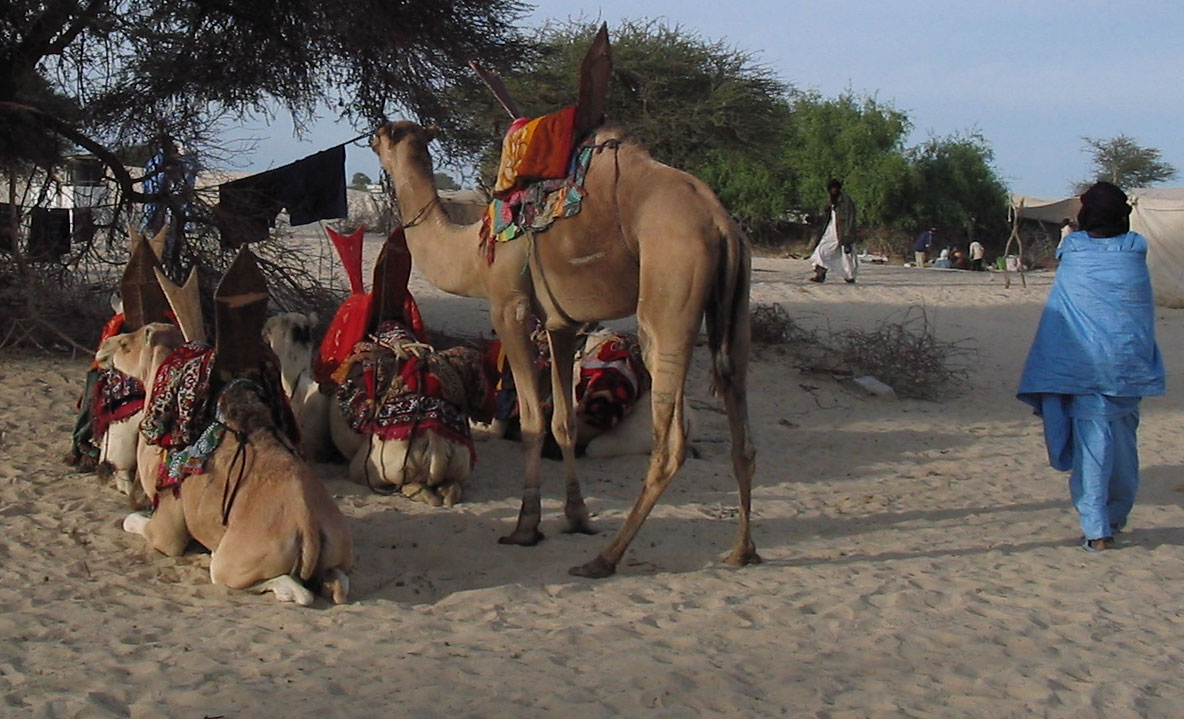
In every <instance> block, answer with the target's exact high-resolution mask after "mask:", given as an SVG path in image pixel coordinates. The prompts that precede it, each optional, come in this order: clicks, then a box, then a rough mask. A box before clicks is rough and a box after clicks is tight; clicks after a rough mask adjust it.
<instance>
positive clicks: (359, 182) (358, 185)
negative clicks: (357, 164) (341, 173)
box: [349, 172, 374, 190]
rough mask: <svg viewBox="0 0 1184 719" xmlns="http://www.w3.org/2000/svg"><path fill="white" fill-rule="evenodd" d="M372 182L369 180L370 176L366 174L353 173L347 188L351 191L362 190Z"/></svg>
mask: <svg viewBox="0 0 1184 719" xmlns="http://www.w3.org/2000/svg"><path fill="white" fill-rule="evenodd" d="M373 182H374V180H371V179H370V176H369V175H367V174H366V173H364V172H355V173H354V176H353V178H352V179H351V180H350V181H349V186H350V189H353V190H364V189H366V185H369V184H371V183H373Z"/></svg>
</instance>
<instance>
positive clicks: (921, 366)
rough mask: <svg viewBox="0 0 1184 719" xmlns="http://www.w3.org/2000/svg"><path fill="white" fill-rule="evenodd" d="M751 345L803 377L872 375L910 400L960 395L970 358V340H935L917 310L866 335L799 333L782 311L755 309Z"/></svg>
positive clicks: (767, 307) (863, 332)
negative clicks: (784, 357)
mask: <svg viewBox="0 0 1184 719" xmlns="http://www.w3.org/2000/svg"><path fill="white" fill-rule="evenodd" d="M752 340H753V344H754V345H756V346H757V347H761V346H765V347H777V348H779V349H782V350H783V351H785V352H787V353H788V354H790V355H791V356H792V357H793V358H794V360H795V363H796V364H797V366H798V367H799V368H800V369H802V370H803V371H811V372H831V373H834V374H838V375H851V374H853V375H856V376H863V375H871V376H873V377H875V378H877V379H879V380H880V381H881V382H884V383H885V384H887V385H889V386H890V387H892V389H893V390H895V391H896V394H897V395H898V396H900V397H908V398H913V399H928V400H937V399H943V398H949V397H953V396H957V395H958V394H960V393H961V391H962V390H963V389H964V388H965V386H966V379H967V375H968V363H969V360H970V358H971V357H972V356H973V355H974V349H973V347H972V346H971V345H970V343H969V341H968V340H959V341H956V342H946V341H943V340H939V339H938V338H937V337H936V335H935V334H934V331H933V325H932V323H930V321H929V317H928V314H927V313H926V311H925V309H924V308H923V307H916V306H914V307H910V308H909V309H908V310H906V311H905V312H904V313H903V315H902V316H897V317H888V318H885V319H884V320H882V321H881V322H880V323H879V324H878V325H877V326H875V327H873V328H872V329H870V330H860V329H847V330H841V331H838V332H833V331H826V332H823V331H815V330H808V329H805V328H803V327H801V326H800V325H798V324H797V323H795V322H794V321H793V319H791V318H790V317H789V315H788V313H786V311H785V310H784V309H782V307H781V306H780V305H757V306H755V307H754V308H753V310H752Z"/></svg>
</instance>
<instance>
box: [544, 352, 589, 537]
mask: <svg viewBox="0 0 1184 719" xmlns="http://www.w3.org/2000/svg"><path fill="white" fill-rule="evenodd" d="M547 336H548V338H549V339H550V342H551V400H552V402H553V403H554V405H555V411H554V413H553V414H552V415H551V432H552V433H553V434H554V435H555V441H556V442H558V443H559V448H560V449H561V450H563V482H564V487H565V489H566V491H567V501H566V503H565V504H564V505H563V515H564V516H565V517H566V518H567V528H566V529H565V530H564V531H565V532H567V533H569V534H574V533H580V534H596V530H594V529H593V528H592V525H591V524H590V523H589V521H588V508H587V507H586V506H584V497H583V495H582V494H581V493H580V479H579V477H578V476H577V475H576V450H575V435H576V429H575V406H574V405H575V394H574V392H573V390H572V375H573V373H574V368H573V361H574V354H575V345H576V335H575V331H574V330H553V331H551V332H548V333H547Z"/></svg>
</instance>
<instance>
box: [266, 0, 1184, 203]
mask: <svg viewBox="0 0 1184 719" xmlns="http://www.w3.org/2000/svg"><path fill="white" fill-rule="evenodd" d="M581 16H582V17H584V18H587V19H591V20H596V19H602V20H605V21H607V22H608V24H609V28H610V30H611V29H612V27H613V25H615V24H616V23H618V22H619V21H621V20H622V19H632V20H638V19H647V18H648V19H662V20H664V21H666V22H667V23H669V24H676V25H679V26H681V27H682V28H683V29H684V30H686V31H688V32H692V33H695V34H698V35H700V36H702V37H704V38H706V39H710V40H723V41H725V42H727V43H728V44H729V45H732V46H734V47H736V48H738V49H741V50H746V51H748V52H750V53H752V54H753V55H754V56H755V59H756V61H757V62H759V63H761V64H764V65H766V66H768V67H769V68H771V69H772V70H773V71H775V72H776V73H777V74H778V75H779V76H780V77H781V78H782V79H783V80H785V81H787V82H789V83H790V84H792V85H794V86H796V87H798V88H801V89H812V90H817V91H819V92H820V93H822V95H823V96H826V97H833V96H836V95H838V94H840V93H842V92H844V91H845V90H848V89H850V90H853V91H855V92H856V93H860V94H869V95H874V96H875V97H876V98H877V99H878V100H880V101H883V102H889V103H891V104H893V105H894V106H895V107H897V108H898V109H901V110H904V111H906V112H907V113H908V114H909V116H910V118H911V119H912V121H913V123H914V130H913V133H912V135H911V137H910V138H909V143H908V144H910V145H911V144H915V143H917V142H920V141H923V140H924V139H925V138H926V137H928V136H930V135H937V136H946V135H950V134H952V133H956V132H966V131H972V130H973V131H978V132H979V133H981V134H982V135H983V136H984V137H985V138H986V139H987V141H988V142H989V143H990V144H991V147H992V148H993V149H994V151H995V165H996V168H997V169H998V171H999V174H1000V176H1001V177H1002V178H1003V179H1004V181H1005V182H1007V183H1008V185H1009V186H1010V188H1011V189H1012V191H1013V192H1020V193H1023V194H1029V195H1038V196H1061V195H1065V194H1067V193H1069V191H1070V187H1071V185H1072V184H1073V183H1074V182H1075V181H1077V180H1080V179H1084V178H1085V176H1086V175H1087V173H1088V171H1089V167H1090V161H1089V159H1090V158H1089V155H1088V154H1087V153H1085V152H1083V147H1084V143H1083V141H1082V139H1081V138H1082V136H1089V137H1098V138H1110V137H1113V136H1115V135H1118V134H1126V135H1129V136H1131V137H1133V138H1135V140H1136V141H1138V142H1139V143H1140V144H1143V145H1145V146H1150V147H1156V148H1159V149H1160V150H1161V151H1162V152H1163V159H1164V160H1166V161H1167V162H1169V163H1171V164H1172V165H1174V166H1176V167H1177V168H1178V169H1179V170H1181V174H1180V175H1178V176H1177V177H1176V179H1175V180H1173V181H1171V182H1169V183H1168V184H1169V185H1174V186H1179V185H1184V131H1182V129H1181V128H1182V126H1184V92H1182V91H1181V87H1180V86H1181V84H1182V83H1184V76H1182V74H1181V73H1182V72H1184V2H1178V0H1172V1H1167V0H1164V1H1161V2H1126V3H1122V2H1096V1H1094V0H1078V1H1077V2H1040V0H1031V1H1030V2H1012V1H1011V0H995V1H994V2H959V1H957V0H953V1H947V2H933V1H930V0H920V1H913V2H885V1H883V0H881V1H879V2H876V1H875V0H857V1H849V2H843V1H842V0H834V1H832V2H829V3H821V2H819V3H802V2H790V1H788V0H783V1H778V0H746V1H745V2H734V1H729V0H722V1H720V2H711V3H707V2H688V1H687V0H682V1H680V0H604V1H602V2H583V3H570V2H553V1H547V0H544V1H542V2H538V3H536V7H535V10H534V12H533V13H532V14H531V15H530V16H529V17H528V18H526V20H525V22H526V23H527V24H531V25H535V24H541V23H543V22H546V21H547V20H549V19H554V20H565V19H568V18H571V17H581ZM573 82H574V79H573ZM610 91H611V90H610ZM265 133H266V134H267V137H266V138H265V139H264V141H263V142H261V143H260V145H259V148H258V150H257V152H256V153H255V155H254V156H253V158H252V159H251V160H250V162H249V165H248V167H249V168H250V169H266V168H267V167H270V166H276V165H281V164H284V163H286V162H290V161H292V160H295V159H298V158H300V157H302V156H304V155H307V154H310V153H312V152H315V151H317V150H320V149H323V148H324V147H327V146H330V145H333V144H335V143H338V142H342V141H343V140H346V139H349V138H350V137H353V136H355V135H356V134H358V133H357V132H355V131H353V130H352V129H351V128H348V127H346V126H345V125H339V124H336V123H333V122H331V121H322V122H319V123H318V124H317V125H316V127H315V128H314V129H313V131H312V132H311V133H310V134H309V136H308V137H307V138H306V139H305V140H304V141H303V142H300V141H297V140H295V139H294V138H293V137H292V128H291V124H290V122H288V121H287V120H286V119H284V118H281V119H280V120H279V121H278V122H277V123H276V124H274V125H273V126H272V127H271V128H269V129H268V130H266V131H265ZM643 139H644V138H643ZM348 155H349V160H348V162H347V166H348V172H349V174H352V173H353V172H365V173H367V174H369V175H370V176H371V177H375V176H377V174H378V163H377V161H376V160H375V159H374V156H373V155H372V153H370V150H369V149H368V148H366V147H351V148H349V153H348Z"/></svg>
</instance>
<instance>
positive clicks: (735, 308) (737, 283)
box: [707, 222, 752, 395]
mask: <svg viewBox="0 0 1184 719" xmlns="http://www.w3.org/2000/svg"><path fill="white" fill-rule="evenodd" d="M720 235H721V237H722V239H723V244H722V254H723V257H722V258H721V259H722V262H720V265H719V274H718V276H717V278H716V282H715V288H714V290H713V291H712V293H711V298H710V299H709V301H708V303H707V345H708V347H709V348H710V350H711V370H712V378H711V379H712V381H711V385H712V391H713V392H714V393H715V394H717V395H718V394H721V393H722V392H724V391H725V390H727V389H728V388H730V387H731V385H732V381H733V379H734V377H735V376H736V371H737V366H738V365H739V364H740V363H739V362H737V360H738V359H739V360H740V362H743V361H744V360H743V358H738V357H737V356H736V352H737V349H738V348H743V347H747V344H748V333H749V326H748V323H749V317H748V292H749V284H750V282H751V278H750V274H751V271H752V253H751V250H750V249H749V246H748V238H747V237H745V235H744V233H743V231H742V230H741V229H740V228H739V227H737V226H736V224H735V223H734V222H729V223H728V225H727V226H725V227H722V228H720ZM742 351H743V350H742Z"/></svg>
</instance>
